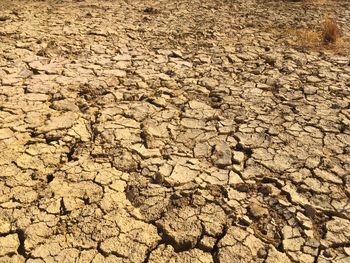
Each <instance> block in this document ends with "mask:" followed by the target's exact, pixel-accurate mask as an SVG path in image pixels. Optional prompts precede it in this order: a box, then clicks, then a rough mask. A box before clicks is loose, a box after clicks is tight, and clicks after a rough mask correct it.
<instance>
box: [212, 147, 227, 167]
mask: <svg viewBox="0 0 350 263" xmlns="http://www.w3.org/2000/svg"><path fill="white" fill-rule="evenodd" d="M211 159H212V161H213V163H214V164H215V165H216V166H217V167H219V168H225V167H226V166H229V165H231V164H232V151H231V148H230V146H229V145H228V144H227V143H226V142H218V143H216V144H215V146H214V152H213V155H212V156H211Z"/></svg>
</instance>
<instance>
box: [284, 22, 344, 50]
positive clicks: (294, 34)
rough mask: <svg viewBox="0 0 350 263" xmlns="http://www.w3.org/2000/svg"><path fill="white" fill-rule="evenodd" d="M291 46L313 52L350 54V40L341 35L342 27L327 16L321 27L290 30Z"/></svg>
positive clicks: (288, 32) (288, 31)
mask: <svg viewBox="0 0 350 263" xmlns="http://www.w3.org/2000/svg"><path fill="white" fill-rule="evenodd" d="M286 33H287V34H288V35H289V39H290V38H292V39H290V41H288V42H290V44H296V45H297V46H299V47H304V48H309V49H313V50H329V51H334V52H336V53H348V52H349V50H350V49H349V48H350V39H349V38H346V37H343V36H342V35H341V30H340V27H339V25H338V23H337V21H336V19H334V18H333V17H330V16H327V17H325V19H324V21H323V22H322V23H321V25H320V26H319V27H318V28H317V29H316V28H315V29H314V30H311V29H289V30H287V32H286Z"/></svg>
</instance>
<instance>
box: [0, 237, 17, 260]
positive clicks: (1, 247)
mask: <svg viewBox="0 0 350 263" xmlns="http://www.w3.org/2000/svg"><path fill="white" fill-rule="evenodd" d="M19 244H20V243H19V239H18V235H17V234H10V235H7V236H1V237H0V256H5V255H7V254H16V253H17V249H18V247H19Z"/></svg>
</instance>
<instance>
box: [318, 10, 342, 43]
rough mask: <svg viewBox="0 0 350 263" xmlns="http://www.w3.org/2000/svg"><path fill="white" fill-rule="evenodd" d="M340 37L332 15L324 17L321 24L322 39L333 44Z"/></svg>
mask: <svg viewBox="0 0 350 263" xmlns="http://www.w3.org/2000/svg"><path fill="white" fill-rule="evenodd" d="M339 37H340V29H339V26H338V24H337V21H336V20H335V19H334V18H333V17H326V18H325V20H324V22H323V25H322V40H323V42H324V43H325V44H326V45H328V44H331V43H332V44H335V43H336V42H337V40H338V39H339Z"/></svg>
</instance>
